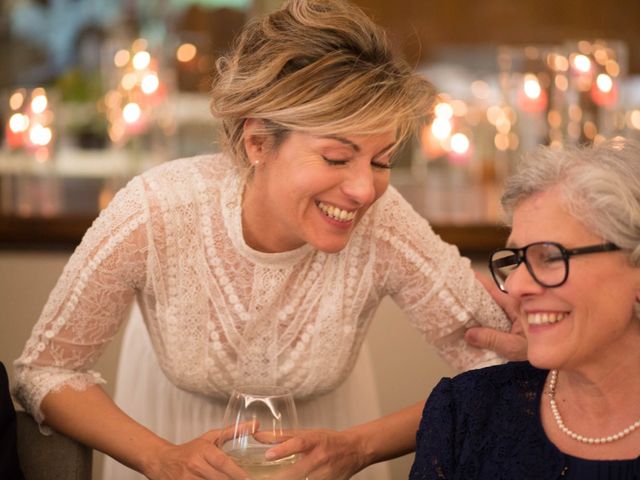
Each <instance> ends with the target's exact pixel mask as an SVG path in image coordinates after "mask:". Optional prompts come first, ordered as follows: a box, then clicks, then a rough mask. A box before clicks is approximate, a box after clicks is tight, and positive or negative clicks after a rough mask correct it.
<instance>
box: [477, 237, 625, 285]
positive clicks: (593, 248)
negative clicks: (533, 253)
mask: <svg viewBox="0 0 640 480" xmlns="http://www.w3.org/2000/svg"><path fill="white" fill-rule="evenodd" d="M534 245H553V246H555V247H556V248H558V250H559V251H560V253H561V254H562V261H563V262H564V267H565V268H564V277H563V279H562V281H560V282H558V283H554V284H551V285H548V284H545V283H543V282H541V281H540V280H539V279H538V277H536V274H535V273H534V272H533V267H531V265H529V262H528V261H527V249H528V248H529V247H531V246H534ZM616 250H621V249H620V247H618V246H617V245H616V244H615V243H611V242H606V243H600V244H598V245H588V246H586V247H578V248H566V247H565V246H564V245H562V244H560V243H558V242H533V243H530V244H529V245H525V246H524V247H522V248H507V247H502V248H497V249H496V250H494V251H493V252H491V255H490V256H489V271H490V272H491V277H492V278H493V281H494V282H495V283H496V285H497V286H498V288H499V289H500V290H501V291H502V292H504V293H508V292H507V290H506V288H505V287H504V286H502V285H500V281H499V280H498V275H497V273H496V272H495V271H494V262H493V260H492V259H493V256H494V255H495V254H496V253H498V252H505V251H507V252H511V253H513V254H514V255H515V257H516V263H515V268H514V271H515V269H516V268H518V267H519V266H520V265H521V264H522V263H523V262H524V264H525V266H526V267H527V271H528V272H529V274H530V275H531V278H533V280H534V281H535V282H536V283H537V284H538V285H540V286H542V287H545V288H556V287H559V286H561V285H563V284H564V283H565V282H566V281H567V278H569V259H570V258H571V257H573V256H576V255H584V254H587V253H600V252H613V251H616ZM504 281H505V282H506V278H505V280H504Z"/></svg>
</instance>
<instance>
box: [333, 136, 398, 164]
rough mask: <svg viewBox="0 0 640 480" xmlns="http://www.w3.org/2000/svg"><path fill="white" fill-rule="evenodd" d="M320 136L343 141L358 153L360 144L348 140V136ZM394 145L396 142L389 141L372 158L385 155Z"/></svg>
mask: <svg viewBox="0 0 640 480" xmlns="http://www.w3.org/2000/svg"><path fill="white" fill-rule="evenodd" d="M322 138H328V139H330V140H336V141H338V142H340V143H344V144H345V145H347V146H349V147H351V148H353V150H354V151H355V152H356V153H360V150H361V148H360V145H358V144H357V143H354V142H352V141H351V140H349V139H348V138H344V137H340V136H338V135H323V136H322ZM395 146H396V142H391V143H390V144H389V145H387V146H385V147H383V148H382V149H381V150H380V151H379V152H378V153H376V154H375V155H374V156H373V158H374V159H376V158H378V157H381V156H383V155H385V154H386V153H387V152H388V151H390V150H392V149H393V148H394V147H395Z"/></svg>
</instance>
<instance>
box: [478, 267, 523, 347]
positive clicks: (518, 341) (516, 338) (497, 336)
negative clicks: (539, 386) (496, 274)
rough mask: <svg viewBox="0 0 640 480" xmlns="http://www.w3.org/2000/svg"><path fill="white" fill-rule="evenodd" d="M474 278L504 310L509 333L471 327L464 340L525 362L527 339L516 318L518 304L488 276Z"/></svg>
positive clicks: (479, 275)
mask: <svg viewBox="0 0 640 480" xmlns="http://www.w3.org/2000/svg"><path fill="white" fill-rule="evenodd" d="M476 278H477V279H478V280H479V281H480V283H482V285H483V286H484V288H485V289H486V290H487V292H489V294H490V295H491V296H492V297H493V299H494V300H495V302H496V303H497V304H498V305H500V307H501V308H502V310H504V312H505V314H506V315H507V317H509V320H511V331H510V332H502V331H500V330H495V329H493V328H488V327H473V328H470V329H468V330H467V331H466V333H465V340H466V341H467V343H468V344H469V345H471V346H473V347H477V348H484V349H488V350H493V351H494V352H496V353H497V354H498V355H500V356H502V357H504V358H506V359H508V360H526V358H527V339H526V338H525V337H524V332H523V330H522V324H521V323H520V320H519V318H518V302H517V301H516V300H515V299H514V298H512V297H510V296H509V295H507V294H506V293H504V292H502V291H501V290H500V289H499V288H498V287H497V285H496V284H495V282H494V281H493V280H492V279H491V278H489V277H488V276H486V275H484V274H482V273H478V272H476Z"/></svg>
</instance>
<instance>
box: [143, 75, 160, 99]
mask: <svg viewBox="0 0 640 480" xmlns="http://www.w3.org/2000/svg"><path fill="white" fill-rule="evenodd" d="M159 85H160V80H159V79H158V76H157V75H156V74H155V73H148V74H146V75H145V76H144V77H143V78H142V82H140V88H141V89H142V91H143V92H144V93H146V94H147V95H150V94H152V93H153V92H155V91H156V90H158V86H159Z"/></svg>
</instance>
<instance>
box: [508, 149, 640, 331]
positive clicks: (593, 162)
mask: <svg viewBox="0 0 640 480" xmlns="http://www.w3.org/2000/svg"><path fill="white" fill-rule="evenodd" d="M555 186H560V187H561V188H560V191H561V192H562V197H563V206H564V207H565V208H566V210H567V212H568V213H569V214H570V215H572V216H573V217H574V218H576V219H577V220H579V221H580V222H582V224H583V225H584V226H585V227H586V228H587V229H588V230H589V231H591V232H593V233H595V234H596V235H598V236H600V237H602V238H603V239H605V240H606V241H609V242H613V243H615V244H616V245H618V246H619V247H620V248H622V249H623V250H625V251H627V252H628V258H629V263H630V264H631V265H632V266H634V267H638V266H640V143H638V142H637V141H634V140H629V139H624V138H621V137H617V138H615V139H612V140H608V141H605V142H602V143H600V144H597V145H595V146H590V147H580V146H567V147H565V148H563V149H561V150H558V149H552V148H550V147H538V148H537V149H536V150H534V151H532V152H531V153H529V154H527V155H525V157H524V158H523V160H522V161H521V163H520V164H519V166H518V170H517V172H516V173H515V174H514V175H513V176H511V177H510V178H509V179H508V180H507V182H506V185H505V191H504V194H503V196H502V206H503V208H504V211H505V214H506V219H507V222H508V223H509V224H510V223H511V219H512V217H513V211H514V209H515V208H516V207H517V206H518V205H519V204H520V202H522V201H523V200H526V199H527V198H529V197H531V196H532V195H534V194H535V193H538V192H543V191H545V190H548V189H550V188H552V187H555ZM636 316H637V317H639V318H640V305H637V306H636Z"/></svg>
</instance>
